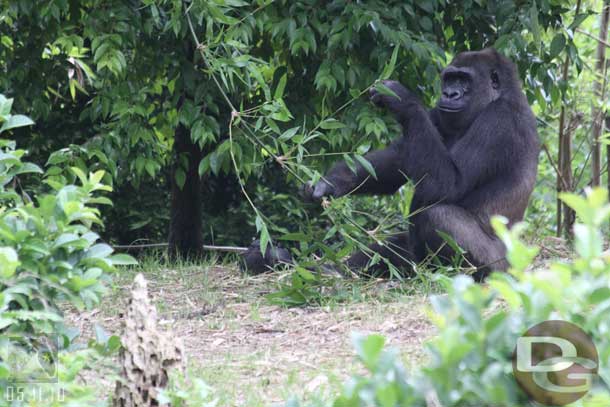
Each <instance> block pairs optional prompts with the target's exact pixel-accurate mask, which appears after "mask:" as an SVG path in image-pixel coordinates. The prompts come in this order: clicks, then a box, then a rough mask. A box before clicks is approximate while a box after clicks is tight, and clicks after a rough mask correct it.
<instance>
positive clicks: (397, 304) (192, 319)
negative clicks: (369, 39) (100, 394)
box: [68, 265, 434, 406]
mask: <svg viewBox="0 0 610 407" xmlns="http://www.w3.org/2000/svg"><path fill="white" fill-rule="evenodd" d="M143 268H144V267H143ZM144 269H145V268H144ZM134 275H135V272H132V273H127V274H126V275H123V276H121V278H120V279H119V280H121V282H119V283H118V284H117V286H116V287H115V288H114V289H113V291H112V293H111V294H110V295H109V296H107V298H106V299H105V300H104V303H103V304H102V305H101V306H100V307H98V308H96V309H94V310H93V311H90V312H85V313H70V315H69V316H68V320H69V322H70V323H71V324H72V325H76V326H77V327H78V328H80V330H81V332H82V337H83V338H87V337H90V336H91V332H92V327H93V325H94V324H99V325H101V326H102V327H104V329H105V330H106V331H108V332H109V333H111V334H120V332H121V317H122V315H121V314H122V310H123V309H124V308H125V304H126V301H127V299H126V298H127V295H128V290H129V287H130V283H131V281H132V280H133V276H134ZM144 275H145V277H146V278H147V280H148V282H149V291H150V295H151V296H152V298H153V301H154V303H155V305H156V306H157V310H158V312H159V323H160V325H161V327H162V328H163V329H164V330H165V331H166V332H167V333H168V335H171V336H172V337H173V338H175V340H179V341H183V343H184V347H185V350H186V355H187V358H188V366H189V374H192V375H196V376H198V377H202V378H204V379H205V380H206V382H207V383H208V384H209V385H211V386H212V387H213V388H214V390H215V392H216V394H217V395H218V397H219V400H220V403H219V405H223V406H225V405H240V406H241V405H247V406H258V405H260V406H269V405H274V404H280V403H281V402H282V401H284V400H286V399H288V398H289V397H291V396H297V397H299V398H309V399H315V398H324V396H325V395H327V394H328V393H329V392H337V391H338V390H339V389H340V387H341V386H342V383H343V382H344V381H345V380H346V379H347V378H348V377H349V376H350V375H351V374H354V373H358V372H361V371H362V368H361V367H360V365H359V364H358V363H357V361H356V360H355V358H354V351H353V348H352V345H351V342H350V338H351V335H352V333H354V332H358V333H372V332H375V333H380V334H383V335H384V336H385V337H386V339H387V343H388V345H389V346H392V347H395V348H398V349H399V351H400V354H401V356H402V358H403V361H404V363H405V364H406V365H407V367H409V366H411V365H415V364H419V363H420V362H421V360H422V359H423V358H425V356H424V352H423V343H424V341H425V340H426V339H427V338H429V337H430V336H431V335H432V334H433V332H434V330H433V327H432V325H431V324H430V323H429V322H428V321H427V318H426V316H425V311H426V303H427V299H426V296H425V295H391V296H389V295H386V294H385V292H386V289H387V287H386V286H387V284H388V282H384V281H380V282H370V283H366V284H365V285H364V286H357V290H358V295H355V296H354V297H357V299H354V300H352V301H345V302H330V304H329V305H325V306H320V307H293V308H288V307H282V306H277V305H269V301H267V300H266V297H265V294H268V293H269V292H270V291H272V290H273V289H274V287H275V286H276V285H277V281H278V279H281V278H282V276H280V275H278V274H277V273H275V274H273V273H272V274H267V275H262V276H257V277H248V276H244V275H243V274H241V273H240V272H239V271H238V270H237V269H236V268H235V267H231V266H228V267H224V266H209V265H208V266H206V265H201V266H196V265H191V266H188V267H184V268H179V269H177V270H167V269H165V270H164V269H159V270H154V271H148V272H144ZM350 289H352V290H355V289H354V288H353V287H351V288H350ZM100 379H101V380H103V378H100ZM107 384H108V386H109V388H111V387H112V383H107Z"/></svg>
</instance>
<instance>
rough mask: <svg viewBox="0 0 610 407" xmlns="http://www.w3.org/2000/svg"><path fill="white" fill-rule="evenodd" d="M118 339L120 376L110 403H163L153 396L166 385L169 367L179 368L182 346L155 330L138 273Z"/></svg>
mask: <svg viewBox="0 0 610 407" xmlns="http://www.w3.org/2000/svg"><path fill="white" fill-rule="evenodd" d="M121 342H122V345H123V347H122V348H121V350H120V353H119V363H120V366H121V379H120V380H118V381H117V383H116V389H115V395H114V401H113V406H114V407H144V406H147V407H148V406H163V405H164V404H161V403H159V401H158V399H157V396H158V390H159V389H160V388H163V387H166V386H167V384H168V380H169V372H170V370H171V369H172V368H179V369H182V367H183V363H184V356H183V348H182V344H181V342H180V341H179V340H177V339H176V338H169V337H168V336H167V334H165V333H163V332H160V331H159V330H158V328H157V310H156V309H155V307H154V306H153V305H152V304H151V301H150V297H149V296H148V289H147V284H146V280H145V279H144V276H143V275H142V274H138V275H137V276H136V278H135V279H134V284H133V287H132V289H131V298H130V300H129V306H128V308H127V313H126V315H125V322H124V333H123V336H122V337H121Z"/></svg>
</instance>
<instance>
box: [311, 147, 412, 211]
mask: <svg viewBox="0 0 610 407" xmlns="http://www.w3.org/2000/svg"><path fill="white" fill-rule="evenodd" d="M403 146H404V140H403V139H402V137H401V138H400V139H398V140H395V141H393V142H392V143H390V145H389V146H388V147H387V148H385V149H383V150H377V151H373V152H370V153H368V154H366V155H365V156H364V158H365V159H366V160H367V161H368V162H370V163H371V165H372V166H373V168H374V169H375V175H376V176H377V179H375V178H374V177H373V176H372V175H371V174H370V173H369V172H368V171H367V170H366V169H365V168H364V167H362V166H361V165H360V164H357V168H356V172H355V173H354V172H353V171H352V170H351V169H349V167H348V166H347V164H345V163H344V162H339V163H337V164H335V165H334V167H333V168H331V170H330V171H329V172H328V173H327V174H326V175H325V176H324V177H323V179H322V180H320V181H319V182H318V183H317V184H316V185H315V187H313V188H312V189H311V191H309V193H308V195H311V197H312V198H313V199H316V200H317V199H320V198H322V197H324V196H334V197H340V196H343V195H346V194H348V193H350V192H353V193H355V194H392V193H394V192H396V191H397V190H398V188H400V187H401V186H402V185H403V184H404V183H405V182H406V181H407V177H406V176H405V175H404V172H402V165H401V162H402V160H403V154H404V151H403Z"/></svg>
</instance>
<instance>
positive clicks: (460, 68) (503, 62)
mask: <svg viewBox="0 0 610 407" xmlns="http://www.w3.org/2000/svg"><path fill="white" fill-rule="evenodd" d="M441 87H442V94H441V97H440V99H439V101H438V104H437V108H438V110H439V111H440V113H441V119H442V121H443V122H444V124H446V125H448V126H450V127H451V128H454V129H456V128H457V129H466V128H467V127H468V126H470V124H471V123H472V122H473V120H474V119H475V118H476V117H477V116H478V115H479V114H480V113H481V112H482V111H483V109H485V108H486V107H487V106H488V105H489V104H490V103H492V102H494V101H495V100H498V99H499V98H502V97H505V96H506V97H508V96H509V94H511V93H513V92H512V90H515V87H516V90H517V91H518V92H517V94H520V85H519V81H518V79H517V75H516V68H515V65H514V64H513V63H512V62H511V61H510V60H508V59H507V58H505V57H504V56H502V55H500V54H499V53H498V52H497V51H496V50H494V49H492V48H487V49H484V50H482V51H475V52H462V53H460V54H458V55H457V56H456V57H455V58H454V59H453V61H452V62H451V64H450V65H449V66H447V67H446V68H445V69H444V70H443V72H441ZM443 127H445V126H443Z"/></svg>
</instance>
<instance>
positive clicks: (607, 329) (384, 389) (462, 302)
mask: <svg viewBox="0 0 610 407" xmlns="http://www.w3.org/2000/svg"><path fill="white" fill-rule="evenodd" d="M607 198H608V196H607V191H605V190H603V189H595V190H591V191H588V193H587V197H586V198H583V197H580V196H577V195H564V196H562V199H563V201H564V202H565V203H566V204H567V205H569V206H570V207H572V208H573V209H574V210H575V211H576V214H577V217H578V219H579V222H578V223H577V224H576V226H575V229H574V231H575V241H574V248H575V259H574V260H572V261H570V262H565V263H555V264H553V265H551V266H550V267H548V268H545V269H538V270H527V271H526V268H527V267H528V266H529V265H530V264H531V263H532V261H533V259H534V257H535V256H536V254H537V249H534V248H531V247H528V246H527V245H525V244H524V243H523V242H522V241H521V240H520V239H519V236H520V234H521V232H522V230H523V227H522V226H519V225H518V226H516V227H515V228H513V229H512V230H510V231H509V230H508V229H507V228H506V225H505V223H504V222H503V220H502V219H495V220H494V221H493V222H494V227H495V229H496V232H497V233H498V235H499V236H500V238H501V239H502V240H503V241H504V243H505V244H506V246H507V248H508V259H509V261H510V263H511V269H510V270H509V272H508V273H494V274H493V275H492V276H491V277H490V279H489V281H488V284H485V285H480V284H476V283H474V282H473V280H472V279H471V278H470V277H468V276H458V277H455V278H448V277H443V276H441V277H439V278H440V279H441V281H442V283H443V284H444V286H445V287H446V289H447V294H444V295H437V296H434V297H432V299H431V305H432V309H433V311H434V312H433V313H431V314H432V319H433V321H434V323H435V324H436V326H437V327H438V330H439V332H438V335H437V336H435V337H434V338H433V339H432V340H431V341H430V342H429V343H428V344H427V350H428V359H429V361H428V362H427V363H426V364H425V367H422V368H421V369H419V370H418V371H416V372H413V373H412V374H406V373H405V371H404V369H403V367H402V366H401V365H400V363H399V362H398V361H397V355H396V353H395V352H394V351H386V350H383V344H384V340H383V338H382V337H380V336H377V335H372V336H368V337H357V338H356V340H355V344H356V352H357V355H358V358H359V359H360V360H361V361H362V363H363V364H364V366H365V367H366V368H367V370H368V371H369V374H368V375H367V376H354V377H353V378H352V379H351V380H350V381H349V382H348V384H347V385H346V387H345V390H344V391H343V394H342V395H341V396H339V397H338V398H337V399H336V400H335V401H334V402H333V403H332V405H333V406H335V407H356V406H383V407H386V406H388V407H389V406H418V407H421V406H426V405H440V406H444V407H447V406H477V407H479V406H535V405H537V404H535V403H534V402H532V401H530V400H529V397H528V396H527V395H526V394H525V393H524V392H523V391H522V390H521V389H520V387H519V386H518V384H517V382H516V380H515V378H514V376H513V373H512V356H513V351H514V349H515V345H516V343H517V339H518V338H519V337H520V336H522V335H523V334H524V333H525V332H526V331H527V330H528V329H529V328H530V327H532V326H533V325H536V324H538V323H540V322H543V321H547V320H564V321H568V322H571V323H574V324H576V325H578V326H579V327H581V328H582V329H583V330H584V332H585V333H586V334H588V336H590V338H591V339H592V341H593V342H594V343H595V345H596V348H597V351H598V354H599V360H600V363H599V372H598V380H597V382H596V383H594V385H593V387H592V389H591V390H590V391H589V392H588V394H587V395H586V396H585V397H584V398H583V399H581V400H579V401H577V402H576V403H574V404H572V405H575V406H599V407H602V406H608V405H610V392H609V387H608V384H610V257H609V256H608V255H607V254H605V253H604V252H603V250H602V243H603V235H602V233H601V227H602V225H603V223H604V222H606V221H607V220H608V218H609V217H610V205H608V203H607V201H608V199H607ZM290 405H294V404H293V403H291V404H290Z"/></svg>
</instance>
